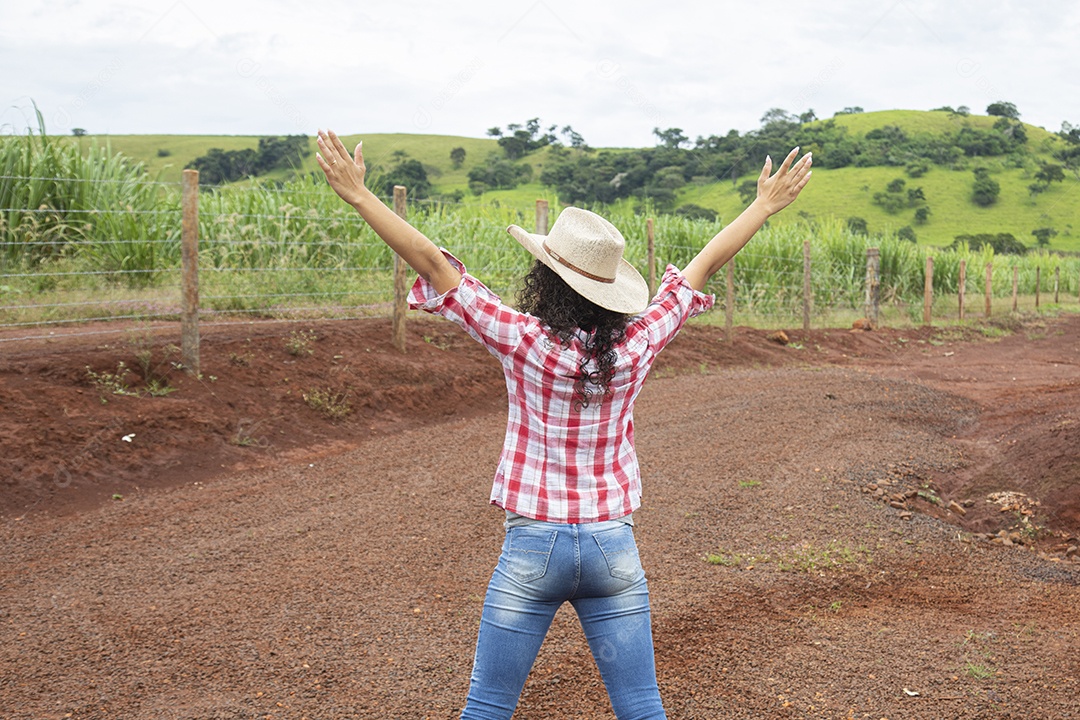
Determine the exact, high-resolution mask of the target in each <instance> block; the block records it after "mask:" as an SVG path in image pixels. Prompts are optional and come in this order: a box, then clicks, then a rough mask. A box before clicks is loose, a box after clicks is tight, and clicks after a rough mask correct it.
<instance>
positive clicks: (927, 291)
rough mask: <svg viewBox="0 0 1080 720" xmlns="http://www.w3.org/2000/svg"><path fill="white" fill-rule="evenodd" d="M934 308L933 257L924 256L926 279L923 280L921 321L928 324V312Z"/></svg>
mask: <svg viewBox="0 0 1080 720" xmlns="http://www.w3.org/2000/svg"><path fill="white" fill-rule="evenodd" d="M933 309H934V257H933V256H932V255H927V256H926V280H925V281H924V282H923V301H922V321H923V325H929V324H930V314H931V312H932V311H933Z"/></svg>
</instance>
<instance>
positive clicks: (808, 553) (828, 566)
mask: <svg viewBox="0 0 1080 720" xmlns="http://www.w3.org/2000/svg"><path fill="white" fill-rule="evenodd" d="M872 562H873V558H872V557H871V556H870V554H869V552H867V550H866V548H864V547H862V546H859V547H858V548H850V547H848V546H847V545H843V544H841V543H839V542H837V541H835V540H831V541H829V544H828V545H826V546H825V547H816V546H814V545H813V544H811V543H804V544H803V545H800V546H799V547H797V548H794V549H793V550H792V551H791V553H790V554H789V555H788V556H787V557H785V558H783V559H781V560H780V561H779V564H778V567H779V568H780V569H781V570H791V571H795V572H806V573H809V572H824V571H826V570H842V569H844V568H846V567H848V566H851V565H864V564H869V563H872Z"/></svg>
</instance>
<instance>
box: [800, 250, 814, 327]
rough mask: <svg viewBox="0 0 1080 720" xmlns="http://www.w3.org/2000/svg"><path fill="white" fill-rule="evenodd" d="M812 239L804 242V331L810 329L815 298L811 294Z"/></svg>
mask: <svg viewBox="0 0 1080 720" xmlns="http://www.w3.org/2000/svg"><path fill="white" fill-rule="evenodd" d="M810 292H811V289H810V241H809V240H803V244H802V329H803V332H806V331H808V330H810V304H811V303H812V302H813V298H812V297H811V295H810Z"/></svg>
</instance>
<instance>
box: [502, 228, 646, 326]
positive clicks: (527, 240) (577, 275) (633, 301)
mask: <svg viewBox="0 0 1080 720" xmlns="http://www.w3.org/2000/svg"><path fill="white" fill-rule="evenodd" d="M506 231H507V232H508V233H510V234H511V235H513V236H514V239H515V240H517V241H518V242H519V243H521V244H522V245H523V246H524V247H525V249H526V250H528V251H529V252H530V253H532V254H533V256H534V257H535V258H536V259H537V260H539V261H540V262H542V263H544V264H545V265H547V266H548V267H549V268H551V269H552V270H554V271H555V272H556V273H557V274H558V275H559V277H561V278H562V279H563V280H565V281H566V284H567V285H569V286H570V287H572V288H573V289H574V290H576V291H577V292H578V293H579V294H580V295H583V296H584V297H585V298H586V299H588V300H591V301H592V302H594V303H596V304H597V305H599V306H600V307H602V308H607V309H608V310H612V311H614V312H619V313H625V314H627V315H636V314H637V313H640V312H642V311H643V310H645V308H646V307H647V306H648V304H649V285H648V283H646V282H645V278H643V277H641V273H639V272H638V271H637V270H636V269H635V268H634V266H633V265H631V264H630V263H628V262H626V260H623V249H624V248H625V247H626V240H624V239H623V236H622V233H620V232H619V230H618V228H616V227H615V226H614V225H612V224H611V223H609V222H608V221H607V220H605V219H604V218H602V217H600V216H599V215H597V214H596V213H592V212H589V211H588V210H582V209H581V208H576V207H568V208H566V209H565V210H563V211H562V212H561V213H560V214H559V217H558V219H556V220H555V224H554V225H553V226H552V227H551V232H550V233H548V234H547V235H537V234H535V233H531V232H527V231H526V230H524V229H522V228H520V227H518V226H517V225H511V226H510V227H508V228H507V229H506Z"/></svg>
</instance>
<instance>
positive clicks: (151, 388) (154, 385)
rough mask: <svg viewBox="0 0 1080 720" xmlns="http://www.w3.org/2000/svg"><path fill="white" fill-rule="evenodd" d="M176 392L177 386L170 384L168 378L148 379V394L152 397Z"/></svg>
mask: <svg viewBox="0 0 1080 720" xmlns="http://www.w3.org/2000/svg"><path fill="white" fill-rule="evenodd" d="M174 392H176V388H174V387H173V386H171V385H169V382H168V380H162V379H160V378H150V379H149V380H147V381H146V394H147V395H149V396H150V397H165V396H166V395H168V394H169V393H174Z"/></svg>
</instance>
